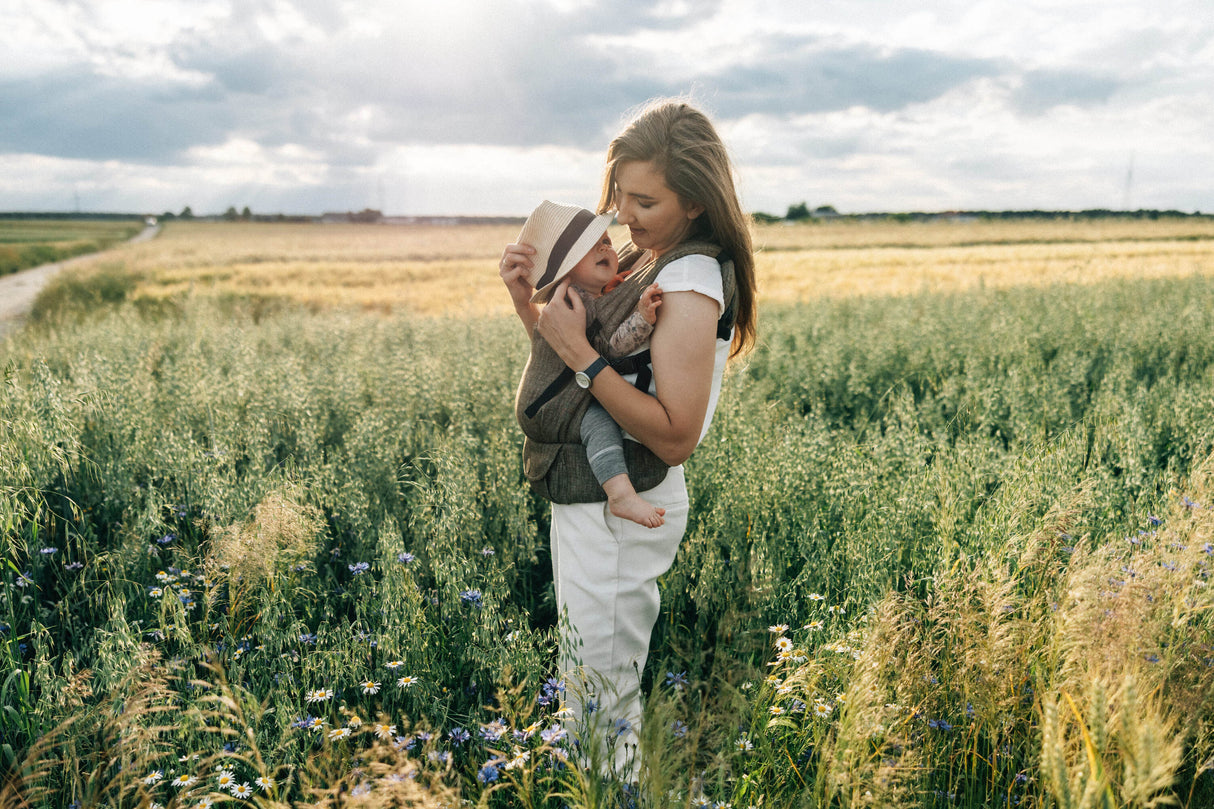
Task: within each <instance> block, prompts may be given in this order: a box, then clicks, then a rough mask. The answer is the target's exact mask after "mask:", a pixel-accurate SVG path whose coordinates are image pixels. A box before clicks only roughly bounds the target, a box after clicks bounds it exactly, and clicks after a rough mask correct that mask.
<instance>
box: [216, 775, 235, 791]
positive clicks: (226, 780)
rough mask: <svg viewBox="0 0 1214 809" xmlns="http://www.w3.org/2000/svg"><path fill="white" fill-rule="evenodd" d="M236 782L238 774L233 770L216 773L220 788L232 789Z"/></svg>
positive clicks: (217, 783)
mask: <svg viewBox="0 0 1214 809" xmlns="http://www.w3.org/2000/svg"><path fill="white" fill-rule="evenodd" d="M235 783H236V774H235V773H234V772H232V771H231V770H220V771H219V772H217V773H215V785H216V786H218V787H219V788H220V789H231V788H232V785H233V784H235Z"/></svg>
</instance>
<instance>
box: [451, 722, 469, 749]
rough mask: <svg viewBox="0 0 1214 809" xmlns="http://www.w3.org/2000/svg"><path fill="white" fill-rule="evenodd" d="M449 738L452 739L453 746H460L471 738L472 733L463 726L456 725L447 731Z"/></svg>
mask: <svg viewBox="0 0 1214 809" xmlns="http://www.w3.org/2000/svg"><path fill="white" fill-rule="evenodd" d="M447 738H448V739H450V740H451V745H452V746H453V747H459V746H460V745H461V744H463V743H464V742H466V741H468V740H469V739H471V738H472V734H471V733H469V732H468V731H466V730H464V729H463V728H459V727H456V728H451V730H449V731H447Z"/></svg>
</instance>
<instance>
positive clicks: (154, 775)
mask: <svg viewBox="0 0 1214 809" xmlns="http://www.w3.org/2000/svg"><path fill="white" fill-rule="evenodd" d="M162 778H164V770H152V771H151V772H150V773H148V774H147V775H145V776H144V778H143V783H145V784H147V785H148V786H152V785H153V784H158V783H160V781H161V779H162Z"/></svg>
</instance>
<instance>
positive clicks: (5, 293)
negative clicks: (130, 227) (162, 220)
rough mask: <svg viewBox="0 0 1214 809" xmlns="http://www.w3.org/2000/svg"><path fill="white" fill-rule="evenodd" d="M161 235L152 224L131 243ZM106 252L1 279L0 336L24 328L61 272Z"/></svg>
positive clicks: (43, 266)
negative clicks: (44, 290) (48, 285)
mask: <svg viewBox="0 0 1214 809" xmlns="http://www.w3.org/2000/svg"><path fill="white" fill-rule="evenodd" d="M159 232H160V225H148V226H147V227H145V228H144V229H143V230H142V231H141V232H140V233H139V234H138V235H136V236H135V237H133V238H132V239H130V240H129V241H128V242H127V244H133V243H135V242H144V241H147V240H148V239H151V238H152V237H154V236H155V235H156V234H157V233H159ZM105 252H109V251H108V250H107V251H102V253H105ZM102 253H89V254H88V255H84V256H74V257H73V258H69V259H66V260H65V261H57V262H55V263H54V264H43V265H42V266H40V267H32V268H30V269H28V270H22V271H21V272H18V273H13V274H12V275H6V276H4V277H0V337H4V336H5V335H7V334H9V333H11V332H13V331H16V330H17V329H18V328H20V327H21V324H22V323H24V322H25V318H26V316H27V315H28V314H29V311H30V307H32V306H33V305H34V299H35V298H37V297H38V293H39V292H41V291H42V287H44V286H46V282H47V281H49V280H51V278H53V277H55V275H56V274H58V273H59V271H60V270H63V269H65V268H67V267H71V266H72V265H74V264H80V263H81V262H84V261H88V260H90V259H93V258H96V257H97V256H99V255H102Z"/></svg>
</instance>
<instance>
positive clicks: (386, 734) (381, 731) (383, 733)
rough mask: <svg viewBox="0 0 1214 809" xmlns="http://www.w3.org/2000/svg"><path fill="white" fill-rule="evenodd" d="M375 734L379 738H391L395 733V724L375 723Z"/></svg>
mask: <svg viewBox="0 0 1214 809" xmlns="http://www.w3.org/2000/svg"><path fill="white" fill-rule="evenodd" d="M375 735H376V737H378V738H380V739H391V738H392V737H393V736H395V735H396V725H382V724H376V725H375Z"/></svg>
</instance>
